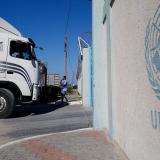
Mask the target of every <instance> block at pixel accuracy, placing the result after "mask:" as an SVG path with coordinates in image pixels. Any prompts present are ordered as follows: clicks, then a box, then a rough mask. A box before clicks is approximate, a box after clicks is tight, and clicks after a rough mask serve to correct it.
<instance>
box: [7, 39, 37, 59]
mask: <svg viewBox="0 0 160 160" xmlns="http://www.w3.org/2000/svg"><path fill="white" fill-rule="evenodd" d="M10 55H11V56H12V57H15V58H21V59H25V60H32V59H34V60H36V56H35V52H34V49H33V47H32V45H31V44H30V43H25V42H21V41H11V43H10Z"/></svg>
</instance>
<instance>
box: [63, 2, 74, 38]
mask: <svg viewBox="0 0 160 160" xmlns="http://www.w3.org/2000/svg"><path fill="white" fill-rule="evenodd" d="M71 6H72V0H69V6H68V11H67V16H66V25H65V30H64V35H65V36H66V34H67V31H68V26H69V20H70V15H71Z"/></svg>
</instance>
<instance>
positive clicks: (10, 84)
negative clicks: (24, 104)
mask: <svg viewBox="0 0 160 160" xmlns="http://www.w3.org/2000/svg"><path fill="white" fill-rule="evenodd" d="M0 88H5V89H8V90H10V91H11V92H12V93H13V94H14V95H15V98H16V101H18V100H22V92H21V90H20V89H19V87H18V86H17V85H16V84H15V83H13V82H9V81H0Z"/></svg>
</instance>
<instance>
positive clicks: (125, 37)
mask: <svg viewBox="0 0 160 160" xmlns="http://www.w3.org/2000/svg"><path fill="white" fill-rule="evenodd" d="M106 1H107V0H106ZM103 8H104V0H94V1H93V54H94V97H95V99H94V127H95V128H107V129H108V130H109V132H110V128H109V121H112V129H113V131H112V132H110V133H112V134H111V136H112V138H113V139H114V140H115V141H116V142H117V143H118V144H119V145H120V146H121V148H122V149H123V150H124V151H125V153H126V154H127V156H128V157H129V159H130V160H151V159H153V160H159V159H160V152H159V151H160V143H159V142H160V98H159V93H160V77H159V75H160V65H159V64H160V1H159V0H145V1H141V0H134V1H133V0H127V1H126V0H115V2H114V5H113V7H112V8H111V9H110V20H109V19H106V23H105V24H103V23H102V17H103ZM107 20H109V22H108V21H107ZM108 23H109V25H108ZM108 26H110V36H111V37H110V43H111V46H110V47H111V50H108V42H107V40H108V39H109V38H108V33H107V31H108ZM108 52H110V53H108ZM110 55H111V65H110V69H111V77H108V73H107V72H108V68H107V67H109V65H108V59H109V58H110V57H109V56H110ZM110 78H111V80H112V83H111V86H110V87H111V90H112V92H107V90H108V89H109V88H108V87H109V86H108V81H109V79H110ZM109 94H112V95H109ZM109 97H111V98H112V99H111V100H112V103H111V104H110V103H108V101H109V99H110V98H109ZM109 105H110V106H109ZM110 107H112V113H111V114H112V115H109V114H110V112H109V108H110ZM109 116H111V117H112V119H110V118H109Z"/></svg>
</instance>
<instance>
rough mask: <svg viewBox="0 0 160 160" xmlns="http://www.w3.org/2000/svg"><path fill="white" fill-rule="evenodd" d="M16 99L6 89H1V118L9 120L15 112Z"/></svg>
mask: <svg viewBox="0 0 160 160" xmlns="http://www.w3.org/2000/svg"><path fill="white" fill-rule="evenodd" d="M14 108H15V97H14V95H13V93H12V92H11V91H10V90H8V89H5V88H0V118H8V117H9V116H10V115H11V114H12V113H13V111H14Z"/></svg>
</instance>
